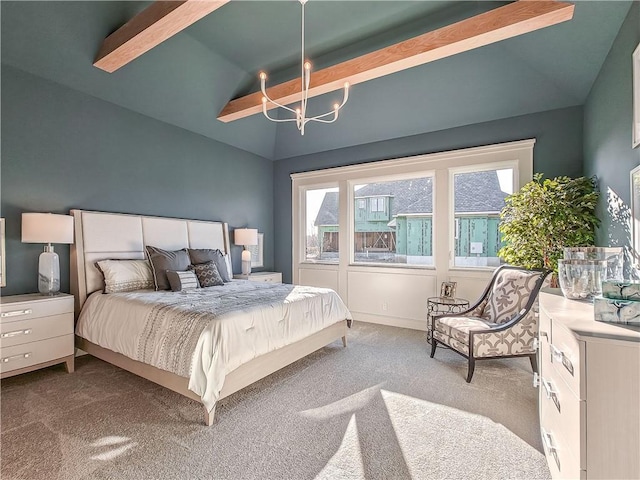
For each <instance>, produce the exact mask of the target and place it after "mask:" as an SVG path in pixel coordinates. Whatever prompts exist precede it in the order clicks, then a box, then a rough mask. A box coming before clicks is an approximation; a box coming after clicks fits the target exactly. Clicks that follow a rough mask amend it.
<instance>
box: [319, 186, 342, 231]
mask: <svg viewBox="0 0 640 480" xmlns="http://www.w3.org/2000/svg"><path fill="white" fill-rule="evenodd" d="M314 225H315V226H316V227H317V226H318V225H338V192H327V193H325V194H324V198H323V199H322V205H320V210H318V215H316V221H315V223H314Z"/></svg>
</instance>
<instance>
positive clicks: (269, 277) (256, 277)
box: [233, 272, 282, 283]
mask: <svg viewBox="0 0 640 480" xmlns="http://www.w3.org/2000/svg"><path fill="white" fill-rule="evenodd" d="M233 278H235V279H237V280H249V281H251V282H270V283H282V273H280V272H254V273H251V274H249V276H247V275H234V276H233Z"/></svg>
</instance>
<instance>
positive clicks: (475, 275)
mask: <svg viewBox="0 0 640 480" xmlns="http://www.w3.org/2000/svg"><path fill="white" fill-rule="evenodd" d="M534 144H535V140H522V141H516V142H508V143H503V144H497V145H486V146H482V147H474V148H466V149H462V150H451V151H447V152H441V153H432V154H427V155H417V156H414V157H406V158H398V159H391V160H383V161H376V162H369V163H364V164H357V165H349V166H345V167H336V168H328V169H323V170H317V171H310V172H300V173H293V174H291V179H292V205H291V206H292V219H293V229H292V234H293V238H292V241H293V245H292V246H293V252H292V253H293V256H292V260H293V262H292V272H291V273H292V274H293V282H294V283H300V284H303V285H318V286H329V287H331V288H334V289H335V290H336V291H338V292H339V293H340V294H341V295H346V294H347V293H349V295H350V298H351V300H352V301H354V302H356V303H358V302H361V306H360V307H358V308H363V309H364V310H361V311H362V312H364V311H365V310H366V312H368V313H371V314H375V315H381V312H382V310H381V308H382V307H381V306H380V304H379V302H373V303H372V304H371V308H370V309H369V307H366V308H365V306H364V305H365V304H366V303H367V300H366V297H367V293H366V292H365V290H366V288H369V286H370V284H369V283H368V282H372V284H376V282H378V281H379V280H380V278H378V277H377V276H379V275H380V274H385V275H386V276H385V277H384V278H385V279H394V281H395V280H396V279H405V280H406V279H407V278H415V279H416V281H418V279H422V280H420V281H424V282H427V283H428V284H429V285H431V286H426V285H427V283H425V284H424V285H423V286H425V288H426V289H430V290H429V291H432V292H435V293H436V294H437V293H438V292H439V289H438V288H439V284H440V283H441V282H442V281H443V280H449V281H457V282H463V281H464V280H465V279H473V282H471V283H469V287H468V288H469V291H471V290H473V288H475V287H472V285H476V284H478V281H479V280H478V279H480V278H482V279H483V280H484V277H485V275H489V274H490V273H489V272H488V270H491V269H492V268H495V267H496V266H497V265H499V264H500V260H499V258H498V256H497V252H498V250H499V249H500V247H501V246H502V243H501V238H500V235H499V232H498V225H499V214H500V211H501V209H502V208H503V206H504V199H505V197H506V196H507V195H508V194H510V193H512V192H513V191H515V190H517V189H518V188H519V186H520V185H524V184H525V183H526V182H528V181H530V180H531V178H532V176H533V146H534ZM482 267H484V269H485V270H487V272H481V271H479V270H483V268H482ZM425 279H429V280H425ZM385 281H386V280H385ZM429 282H432V284H431V283H429ZM481 283H482V282H481ZM403 285H404V284H403ZM405 286H406V285H405ZM365 287H366V288H365ZM432 287H433V288H432ZM403 288H404V287H403ZM354 292H359V293H354ZM462 292H463V293H466V292H465V291H462ZM469 294H470V293H469ZM416 308H418V307H416ZM416 311H417V310H416ZM412 315H413V314H412ZM412 318H413V317H412Z"/></svg>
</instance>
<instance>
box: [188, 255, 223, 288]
mask: <svg viewBox="0 0 640 480" xmlns="http://www.w3.org/2000/svg"><path fill="white" fill-rule="evenodd" d="M189 270H193V271H195V272H196V277H198V282H200V286H201V287H202V288H204V287H216V286H218V285H224V281H223V280H222V277H221V276H220V272H218V267H216V262H214V261H213V260H211V261H210V262H207V263H200V264H198V265H189Z"/></svg>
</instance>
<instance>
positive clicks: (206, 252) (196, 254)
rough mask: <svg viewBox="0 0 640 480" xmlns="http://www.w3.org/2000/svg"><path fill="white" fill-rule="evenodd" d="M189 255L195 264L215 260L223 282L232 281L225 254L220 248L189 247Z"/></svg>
mask: <svg viewBox="0 0 640 480" xmlns="http://www.w3.org/2000/svg"><path fill="white" fill-rule="evenodd" d="M189 257H190V258H191V263H192V264H193V265H199V264H201V263H207V262H211V261H213V262H215V264H216V267H217V269H218V273H219V274H220V276H221V277H222V281H223V282H230V281H231V277H230V275H229V269H228V268H227V262H226V261H225V258H224V254H223V253H222V252H221V251H220V250H218V249H215V250H214V249H212V248H189Z"/></svg>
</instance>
